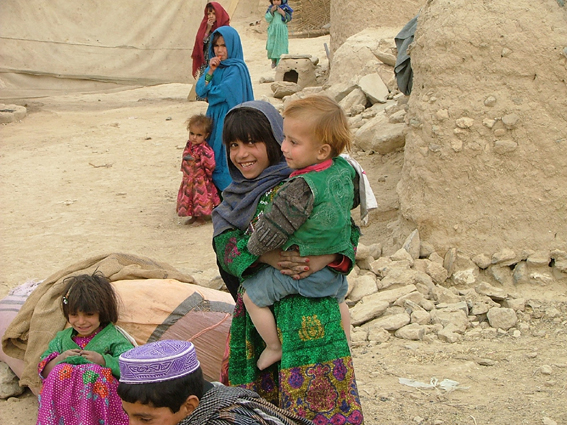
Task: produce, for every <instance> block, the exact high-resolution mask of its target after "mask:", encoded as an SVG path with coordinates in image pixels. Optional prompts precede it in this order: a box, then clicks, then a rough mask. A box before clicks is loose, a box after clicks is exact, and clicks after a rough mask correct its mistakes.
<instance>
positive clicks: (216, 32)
mask: <svg viewBox="0 0 567 425" xmlns="http://www.w3.org/2000/svg"><path fill="white" fill-rule="evenodd" d="M221 37H223V35H222V34H221V33H220V32H218V31H216V30H215V32H214V33H213V39H212V40H211V48H214V47H215V43H216V42H217V40H218V39H219V38H221ZM223 38H224V37H223Z"/></svg>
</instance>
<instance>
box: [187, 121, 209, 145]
mask: <svg viewBox="0 0 567 425" xmlns="http://www.w3.org/2000/svg"><path fill="white" fill-rule="evenodd" d="M207 137H209V133H205V130H204V129H203V127H201V126H199V125H195V126H192V127H189V140H191V143H193V144H194V145H200V144H201V143H203V142H204V141H205V139H206V138H207Z"/></svg>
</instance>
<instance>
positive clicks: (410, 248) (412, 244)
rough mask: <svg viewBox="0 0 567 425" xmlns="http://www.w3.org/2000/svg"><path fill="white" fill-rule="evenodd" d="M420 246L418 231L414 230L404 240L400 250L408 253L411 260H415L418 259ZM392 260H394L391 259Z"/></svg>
mask: <svg viewBox="0 0 567 425" xmlns="http://www.w3.org/2000/svg"><path fill="white" fill-rule="evenodd" d="M420 245H421V243H420V238H419V231H418V230H417V229H415V230H414V231H413V232H411V233H410V234H409V236H408V237H407V238H406V240H405V241H404V244H403V245H402V248H403V249H404V250H405V251H407V252H408V253H409V255H410V256H411V258H412V259H414V260H417V259H418V258H419V251H420ZM392 260H394V259H393V258H392Z"/></svg>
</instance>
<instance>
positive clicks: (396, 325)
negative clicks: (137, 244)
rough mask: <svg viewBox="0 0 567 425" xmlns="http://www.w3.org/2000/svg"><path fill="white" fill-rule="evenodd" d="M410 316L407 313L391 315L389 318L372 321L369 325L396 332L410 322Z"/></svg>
mask: <svg viewBox="0 0 567 425" xmlns="http://www.w3.org/2000/svg"><path fill="white" fill-rule="evenodd" d="M410 320H411V319H410V316H409V314H407V313H401V314H392V315H389V316H384V317H380V318H378V319H374V320H373V321H372V322H370V323H369V325H370V326H372V327H378V328H382V329H385V330H387V331H396V330H398V329H400V328H401V327H403V326H405V325H407V324H408V323H409V322H410Z"/></svg>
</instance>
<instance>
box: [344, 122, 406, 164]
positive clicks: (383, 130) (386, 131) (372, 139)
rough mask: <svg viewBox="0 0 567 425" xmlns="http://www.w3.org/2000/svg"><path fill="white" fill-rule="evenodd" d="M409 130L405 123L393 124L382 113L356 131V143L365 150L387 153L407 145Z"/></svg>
mask: <svg viewBox="0 0 567 425" xmlns="http://www.w3.org/2000/svg"><path fill="white" fill-rule="evenodd" d="M407 132H408V128H407V126H406V125H405V124H392V123H390V122H388V118H387V117H386V116H385V115H380V116H377V117H376V118H374V119H370V120H368V122H367V123H366V124H364V125H363V126H362V127H360V128H359V129H358V130H357V131H356V133H355V135H354V143H355V145H356V146H358V147H359V148H360V149H363V150H365V151H374V152H378V153H379V154H382V155H386V154H388V153H391V152H394V151H396V150H399V149H401V148H403V147H404V146H405V143H406V134H407Z"/></svg>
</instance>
